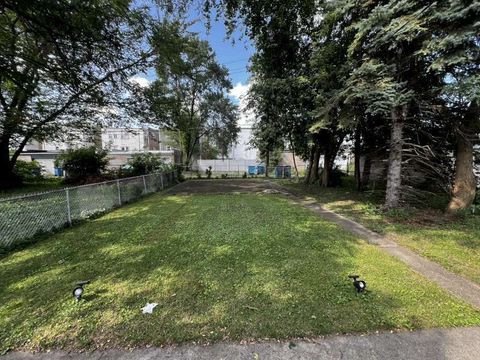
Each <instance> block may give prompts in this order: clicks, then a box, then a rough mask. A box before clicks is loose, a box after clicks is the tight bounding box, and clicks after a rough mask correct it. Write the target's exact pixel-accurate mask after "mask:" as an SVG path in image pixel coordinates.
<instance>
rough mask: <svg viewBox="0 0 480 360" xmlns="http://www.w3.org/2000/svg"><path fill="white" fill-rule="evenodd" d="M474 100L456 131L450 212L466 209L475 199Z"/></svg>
mask: <svg viewBox="0 0 480 360" xmlns="http://www.w3.org/2000/svg"><path fill="white" fill-rule="evenodd" d="M477 109H478V108H477V105H476V102H472V104H471V105H470V108H469V111H468V113H467V114H466V118H465V120H464V122H463V124H461V125H460V128H459V130H458V131H457V154H456V158H455V180H454V183H453V189H452V197H451V199H450V203H449V204H448V207H447V211H448V212H450V213H454V212H457V211H459V210H465V209H468V208H469V207H470V206H472V204H473V201H474V200H475V193H476V190H477V180H476V178H475V173H474V149H473V142H472V139H473V138H474V137H475V135H474V134H475V133H476V131H478V124H479V113H478V110H477Z"/></svg>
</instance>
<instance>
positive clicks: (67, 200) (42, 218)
mask: <svg viewBox="0 0 480 360" xmlns="http://www.w3.org/2000/svg"><path fill="white" fill-rule="evenodd" d="M176 181H177V178H176V173H175V172H169V173H156V174H149V175H144V176H136V177H130V178H125V179H119V180H113V181H106V182H102V183H96V184H90V185H83V186H77V187H70V188H65V189H61V190H54V191H49V192H44V193H38V194H31V195H24V196H17V197H11V198H5V199H0V248H2V247H3V248H9V247H11V246H13V245H15V244H17V243H21V242H25V241H27V240H29V239H30V238H32V237H34V236H36V235H39V234H42V233H47V232H52V231H55V230H57V229H60V228H63V227H65V226H68V225H72V223H75V222H77V221H80V220H84V219H88V218H89V217H92V216H95V215H98V214H102V213H105V212H107V211H109V210H111V209H113V208H116V207H119V206H122V205H123V204H125V203H128V202H130V201H132V200H134V199H137V198H139V197H141V196H143V195H145V194H149V193H153V192H156V191H159V190H161V189H163V188H165V187H168V186H171V185H173V184H174V183H176Z"/></svg>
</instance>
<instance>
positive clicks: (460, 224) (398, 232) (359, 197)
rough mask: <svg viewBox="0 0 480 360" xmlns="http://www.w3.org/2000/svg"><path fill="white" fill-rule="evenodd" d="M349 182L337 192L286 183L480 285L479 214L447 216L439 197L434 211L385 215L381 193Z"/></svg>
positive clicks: (442, 200)
mask: <svg viewBox="0 0 480 360" xmlns="http://www.w3.org/2000/svg"><path fill="white" fill-rule="evenodd" d="M348 180H349V179H347V181H346V184H345V186H343V187H340V188H334V189H322V188H320V187H318V186H305V185H303V184H295V183H293V182H283V183H284V184H286V185H288V186H291V187H293V188H294V189H295V190H296V191H298V192H300V193H303V194H305V195H310V196H313V197H315V198H316V199H317V200H318V201H319V202H320V203H322V204H323V206H325V207H326V208H328V209H330V210H332V211H335V212H337V213H339V214H343V215H345V216H347V217H349V218H352V219H353V220H356V221H358V222H360V223H361V224H363V225H364V226H366V227H369V228H370V229H372V230H374V231H377V232H379V233H382V234H385V235H388V236H391V237H392V238H393V239H394V240H395V241H397V242H398V243H400V244H402V245H404V246H407V247H409V248H411V249H412V250H414V251H416V252H417V253H419V254H420V255H423V256H425V257H427V258H429V259H431V260H433V261H436V262H438V263H439V264H441V265H442V266H444V267H445V268H446V269H448V270H450V271H452V272H455V273H457V274H459V275H462V276H464V277H466V278H469V279H470V280H472V281H474V282H476V283H478V284H480V214H477V215H471V214H462V215H461V216H456V217H454V216H448V215H445V214H444V213H443V209H445V207H446V202H445V198H444V197H443V198H442V197H440V196H439V197H437V198H435V199H432V205H433V207H434V208H433V209H429V210H425V209H406V210H402V211H395V212H387V213H385V212H383V211H382V210H381V204H382V200H383V198H382V196H381V195H380V194H374V193H371V192H365V193H358V192H356V191H354V190H353V185H352V184H351V182H349V181H348Z"/></svg>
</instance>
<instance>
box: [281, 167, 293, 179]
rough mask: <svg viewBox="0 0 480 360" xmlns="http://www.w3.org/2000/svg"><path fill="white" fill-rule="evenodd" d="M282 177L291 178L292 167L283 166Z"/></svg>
mask: <svg viewBox="0 0 480 360" xmlns="http://www.w3.org/2000/svg"><path fill="white" fill-rule="evenodd" d="M283 177H285V178H288V179H290V178H291V177H292V167H291V166H285V167H284V168H283Z"/></svg>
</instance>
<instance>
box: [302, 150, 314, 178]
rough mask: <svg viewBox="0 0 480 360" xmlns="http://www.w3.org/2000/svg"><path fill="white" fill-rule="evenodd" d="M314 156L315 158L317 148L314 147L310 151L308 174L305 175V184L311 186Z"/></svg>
mask: <svg viewBox="0 0 480 360" xmlns="http://www.w3.org/2000/svg"><path fill="white" fill-rule="evenodd" d="M314 156H315V146H312V148H311V149H310V157H309V158H308V168H307V172H306V173H305V180H304V183H305V184H310V178H311V176H312V167H313V159H314Z"/></svg>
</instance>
